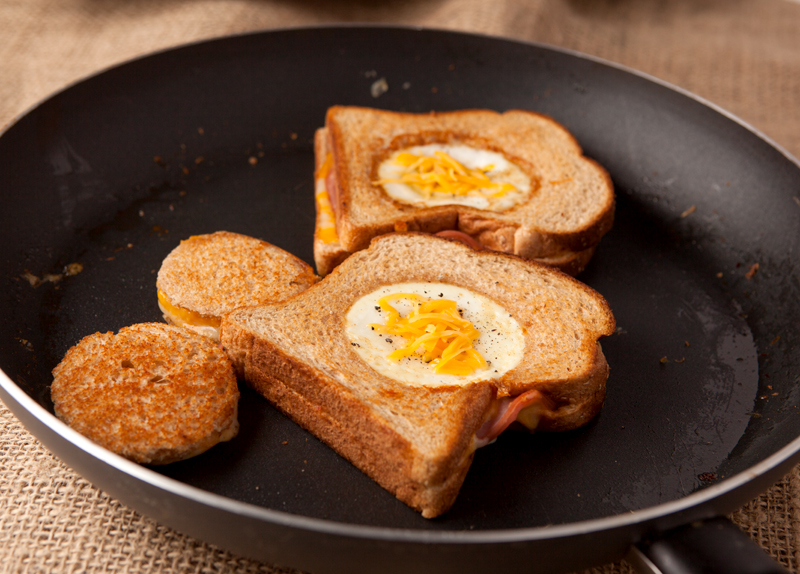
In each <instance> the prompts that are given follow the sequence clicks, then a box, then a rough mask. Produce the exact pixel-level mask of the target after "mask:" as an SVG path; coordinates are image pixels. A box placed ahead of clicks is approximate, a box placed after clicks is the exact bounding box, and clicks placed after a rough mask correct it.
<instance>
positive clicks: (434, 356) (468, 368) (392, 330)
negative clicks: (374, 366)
mask: <svg viewBox="0 0 800 574" xmlns="http://www.w3.org/2000/svg"><path fill="white" fill-rule="evenodd" d="M399 299H410V300H412V301H414V302H415V303H416V308H415V309H413V310H412V311H411V312H410V313H408V315H406V316H405V317H401V316H400V313H399V311H397V309H395V308H394V307H393V306H392V305H391V303H390V302H392V301H397V300H399ZM378 305H379V306H380V308H381V309H382V310H383V311H384V312H385V313H386V324H385V325H380V324H377V323H373V324H371V325H370V326H371V327H372V328H373V329H375V330H376V331H379V332H381V333H386V334H389V335H394V336H400V337H403V339H405V341H406V344H405V346H404V347H401V348H399V349H397V350H395V351H393V352H392V353H390V354H389V358H390V359H392V360H394V361H399V360H400V359H402V358H404V357H409V356H412V355H414V354H417V355H421V358H422V360H423V361H425V362H426V363H430V364H431V366H432V367H433V370H434V372H436V373H437V374H443V375H470V374H472V373H473V372H475V370H476V369H479V368H480V369H485V368H486V361H485V360H484V358H483V357H482V356H481V354H480V353H479V352H478V351H477V350H475V348H473V346H472V343H473V341H475V340H476V339H477V338H478V337H479V336H480V332H479V331H478V330H477V329H476V328H475V327H474V326H473V325H472V323H471V322H470V321H467V320H465V319H462V318H461V316H460V315H459V313H458V308H457V307H456V303H455V301H450V300H449V299H429V298H427V297H423V296H422V295H416V294H413V293H394V294H391V295H387V296H385V297H381V298H380V299H379V300H378Z"/></svg>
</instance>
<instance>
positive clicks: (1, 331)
mask: <svg viewBox="0 0 800 574" xmlns="http://www.w3.org/2000/svg"><path fill="white" fill-rule="evenodd" d="M384 82H385V83H384ZM381 87H388V90H383V89H381ZM334 104H348V105H363V106H372V107H380V108H385V109H392V110H403V111H412V112H426V111H429V110H451V109H463V108H491V109H495V110H499V111H502V110H506V109H511V108H523V109H530V110H534V111H537V112H540V113H544V114H548V115H550V116H552V117H554V118H555V119H556V120H557V121H559V122H561V123H562V124H563V125H564V126H566V127H567V128H568V129H569V130H570V131H571V132H572V133H573V134H574V135H575V136H576V138H577V140H578V141H579V142H580V144H581V145H582V146H583V148H584V151H585V153H586V154H587V155H588V156H589V157H592V158H594V159H596V160H597V161H599V162H600V163H601V164H602V165H604V166H605V167H606V169H607V170H608V171H609V173H610V174H611V177H612V179H613V181H614V185H615V188H616V192H617V213H616V220H615V224H614V228H613V229H612V231H611V232H610V233H609V234H608V235H607V236H606V237H605V238H604V239H603V240H602V242H601V244H600V246H599V248H598V250H597V253H596V255H595V256H594V258H593V260H592V261H591V263H590V265H589V267H588V268H587V269H586V270H585V271H584V272H583V273H582V274H581V275H580V276H579V278H580V279H581V280H583V281H585V282H586V283H588V284H589V285H591V286H592V287H594V288H595V289H597V290H598V291H599V292H600V293H602V294H603V295H604V296H605V297H606V298H607V299H608V301H609V303H610V305H611V308H612V309H613V311H614V313H615V315H616V318H617V323H618V327H619V329H618V332H617V333H616V334H615V335H613V336H611V337H609V338H607V339H605V340H604V341H603V349H604V352H605V354H606V357H607V359H608V362H609V364H610V365H611V376H610V378H609V381H608V395H607V399H606V403H605V406H604V408H603V410H602V412H601V414H600V415H599V417H598V418H597V419H596V420H595V421H593V422H592V423H591V424H589V425H588V426H587V427H585V428H582V429H579V430H577V431H573V432H568V433H562V434H546V433H538V434H534V435H532V436H529V435H527V434H514V433H506V435H504V436H502V437H501V438H500V439H499V440H498V441H497V442H496V443H495V444H493V445H490V446H489V447H486V448H483V449H481V450H479V451H478V453H477V455H476V457H475V461H474V464H473V466H472V468H471V470H470V472H469V475H468V476H467V479H466V482H465V484H464V487H463V489H462V491H461V494H460V496H459V498H458V500H457V502H456V504H455V506H454V507H453V508H452V510H451V511H450V512H448V513H447V514H446V515H445V516H443V517H441V518H439V519H436V520H425V519H423V518H421V517H420V516H419V515H417V514H416V513H415V512H413V511H411V510H409V509H408V508H407V507H405V506H404V505H403V504H402V503H400V502H398V501H397V500H395V498H394V497H393V496H391V495H389V494H388V493H386V492H385V491H383V490H382V489H381V488H380V487H378V486H377V485H376V484H374V483H373V482H372V481H371V480H370V479H368V478H367V477H366V476H365V475H363V474H362V473H361V472H360V471H358V470H357V469H355V468H354V467H352V466H351V465H350V464H349V463H347V462H346V461H345V460H343V459H341V458H340V457H339V456H338V455H336V454H335V453H334V452H333V451H332V450H330V449H329V448H328V447H327V446H325V445H324V444H322V443H321V442H319V441H318V440H317V439H316V438H315V437H314V436H312V435H310V434H308V433H306V432H305V431H303V430H302V429H300V428H299V427H298V426H297V425H295V424H294V423H292V422H291V421H289V420H288V419H287V418H285V417H284V416H283V415H281V414H280V413H278V412H277V411H276V410H275V409H273V408H272V407H271V406H270V405H269V404H268V403H267V402H266V401H265V400H264V399H262V398H261V397H260V396H258V395H256V394H255V393H253V392H252V391H249V390H248V389H246V388H245V387H244V385H242V399H241V402H240V422H241V431H240V434H239V436H238V437H237V438H236V439H235V440H233V441H231V442H230V443H226V444H223V445H219V446H216V447H214V448H213V449H212V450H210V451H209V452H207V453H205V454H203V455H202V456H199V457H197V458H194V459H191V460H189V461H185V462H182V463H177V464H173V465H170V466H166V467H159V468H152V469H150V468H145V467H141V466H138V465H136V464H133V463H130V462H128V461H125V460H123V459H121V458H119V457H117V456H115V455H113V454H111V453H108V452H106V451H104V450H103V449H100V448H99V447H97V446H96V445H93V444H92V443H90V442H89V441H87V440H86V439H84V438H83V437H81V436H79V435H77V434H76V433H74V432H72V431H71V430H70V429H68V428H66V427H65V426H64V425H63V424H61V423H60V422H59V421H57V420H56V419H55V418H54V417H53V416H52V414H51V413H52V404H51V402H50V399H49V384H50V382H51V375H50V371H51V369H52V368H53V367H54V366H55V365H56V364H57V363H58V361H59V360H60V359H61V357H62V356H63V354H64V353H65V352H66V350H67V349H68V348H69V347H70V346H72V345H73V344H75V343H76V342H77V341H78V340H79V339H80V338H81V337H83V336H85V335H87V334H90V333H94V332H96V331H108V330H118V329H119V328H120V327H123V326H126V325H130V324H132V323H137V322H143V321H159V320H161V316H160V313H159V310H158V307H157V303H156V289H155V279H156V272H157V270H158V268H159V266H160V264H161V261H162V259H163V258H164V257H165V256H166V255H167V253H169V252H170V250H172V249H173V248H174V247H175V246H176V245H177V244H178V242H179V241H180V240H181V239H185V238H187V237H188V236H190V235H196V234H201V233H209V232H213V231H217V230H222V229H224V230H228V231H234V232H239V233H244V234H248V235H252V236H255V237H259V238H262V239H264V240H266V241H269V242H271V243H274V244H276V245H278V246H280V247H282V248H284V249H286V250H288V251H290V252H292V253H294V254H296V255H297V256H299V257H301V258H303V259H305V260H306V261H308V262H310V263H312V262H313V260H312V233H313V223H314V202H313V165H314V164H313V150H312V139H313V135H314V131H315V129H316V128H318V127H320V126H321V125H322V124H323V122H324V114H325V110H326V109H327V108H328V107H329V106H331V105H334ZM0 189H2V194H3V195H2V198H3V208H2V210H0V245H1V246H2V257H0V281H2V285H3V287H2V292H1V293H0V297H1V299H0V318H1V319H2V320H0V341H2V347H1V348H0V367H2V370H3V372H4V373H5V375H7V378H5V377H2V378H0V382H2V389H1V390H0V398H2V399H3V400H4V401H5V402H6V404H8V406H9V407H10V408H11V409H12V410H13V411H14V412H15V413H16V415H17V416H18V417H20V419H21V420H22V421H23V422H24V423H25V424H26V426H27V427H28V428H29V429H30V430H31V431H32V432H33V433H34V434H35V435H36V436H37V437H38V438H39V439H40V440H42V442H44V444H46V445H47V446H48V447H49V448H50V449H51V450H52V451H53V452H54V453H55V454H56V455H58V456H59V457H61V458H62V459H63V460H64V461H65V462H66V463H67V464H69V465H71V466H72V467H73V468H75V469H76V470H77V471H78V472H80V473H81V474H82V475H84V476H85V477H87V478H88V479H89V480H91V481H92V482H93V483H94V484H96V485H97V486H98V487H99V488H101V489H104V490H106V491H107V492H109V493H110V494H112V495H113V496H115V497H117V498H119V499H120V500H122V501H123V502H125V503H127V504H129V505H130V506H132V507H133V508H135V509H137V510H139V511H140V512H142V513H145V514H148V515H150V516H152V517H154V518H156V519H157V520H160V521H162V522H164V523H165V524H168V525H170V526H173V527H175V528H177V529H178V530H181V531H183V532H185V533H188V534H191V535H194V536H196V537H199V538H201V539H203V540H207V541H210V542H213V543H216V544H219V545H221V546H223V547H226V548H228V549H230V550H233V551H235V552H238V553H241V554H244V555H248V556H252V557H256V558H262V559H265V560H269V561H272V562H276V563H279V564H285V565H289V566H294V567H298V568H304V569H309V570H313V571H315V572H344V571H349V572H355V571H381V572H392V571H398V572H401V571H411V569H414V571H419V572H424V571H430V572H442V571H460V572H468V571H477V570H485V569H486V568H488V567H491V568H493V569H496V570H497V571H500V570H503V571H507V572H516V571H532V572H558V571H566V570H569V569H575V568H579V567H583V566H589V565H592V564H598V563H602V562H606V561H610V560H613V559H617V558H619V557H621V556H622V554H623V553H624V552H625V549H626V548H627V547H628V546H629V545H630V544H631V543H633V542H637V541H638V540H639V539H640V538H642V537H643V536H646V535H648V534H649V533H651V532H655V531H658V530H662V529H665V528H670V527H673V526H676V525H679V524H683V523H687V522H689V521H690V520H694V519H697V518H704V517H707V516H711V515H714V514H719V513H725V512H728V511H730V510H733V509H734V508H736V507H738V506H739V505H741V504H743V503H744V502H746V501H747V500H749V499H750V498H752V497H753V496H756V495H757V494H758V493H759V492H761V491H763V490H764V489H766V488H767V487H768V486H769V485H770V484H772V483H773V482H774V481H775V480H777V479H778V478H779V477H780V476H781V473H783V472H786V471H787V470H788V469H789V468H790V467H791V465H792V464H794V463H795V462H796V461H797V451H798V449H799V448H800V444H798V441H797V437H798V436H799V435H800V413H799V412H798V411H799V410H800V385H798V382H800V381H799V380H798V378H799V377H800V353H798V352H797V351H796V350H795V349H796V347H797V332H798V329H797V328H796V325H797V323H798V320H799V319H800V270H798V247H799V246H798V242H799V241H800V199H798V195H800V168H798V164H797V163H796V161H795V160H794V159H792V158H790V157H789V156H788V155H787V154H785V153H783V152H781V151H780V150H778V149H776V147H775V146H774V145H773V144H771V143H770V142H768V141H766V140H765V138H763V137H762V136H760V135H758V134H757V133H754V132H753V131H752V130H751V129H749V128H748V127H746V126H744V125H742V124H741V123H740V122H738V121H737V120H735V119H734V118H731V117H730V116H728V115H726V114H725V113H723V112H721V111H720V110H717V109H714V108H713V107H711V106H709V105H707V104H705V103H704V102H701V101H699V100H698V99H697V98H694V97H692V96H691V95H688V94H685V93H682V92H680V91H679V90H676V89H674V88H671V87H669V86H665V85H663V84H662V83H659V82H657V81H654V80H652V79H648V78H646V77H644V76H642V75H639V74H636V73H633V72H631V71H628V70H624V69H621V68H619V67H615V66H613V65H610V64H608V63H604V62H600V61H597V60H594V59H591V58H587V57H584V56H580V55H577V54H572V53H568V52H564V51H560V50H555V49H552V48H548V47H545V46H539V45H532V44H524V43H519V42H513V41H507V40H501V39H496V38H489V37H481V36H473V35H466V34H460V33H452V32H441V31H430V30H416V29H402V28H382V27H355V28H342V27H329V28H315V29H296V30H285V31H277V32H268V33H259V34H251V35H244V36H236V37H229V38H223V39H219V40H214V41H209V42H204V43H199V44H193V45H189V46H185V47H181V48H178V49H174V50H169V51H166V52H162V53H158V54H155V55H152V56H149V57H145V58H142V59H139V60H135V61H132V62H130V63H127V64H124V65H122V66H119V67H116V68H113V69H110V70H108V71H105V72H103V73H101V74H98V75H96V76H94V77H91V78H89V79H87V80H85V81H83V82H80V83H77V84H76V85H73V86H71V87H69V88H67V89H66V90H64V91H62V92H61V93H58V94H56V95H54V96H53V97H51V98H50V99H48V100H47V101H45V102H43V103H42V104H40V105H39V106H38V107H36V108H34V109H33V110H31V111H30V112H28V113H27V114H26V115H24V116H23V117H21V118H19V119H18V120H17V121H16V122H15V123H14V124H13V125H11V126H10V127H9V128H7V129H6V131H5V133H4V134H3V135H2V137H0ZM65 269H68V270H71V273H72V274H70V273H65Z"/></svg>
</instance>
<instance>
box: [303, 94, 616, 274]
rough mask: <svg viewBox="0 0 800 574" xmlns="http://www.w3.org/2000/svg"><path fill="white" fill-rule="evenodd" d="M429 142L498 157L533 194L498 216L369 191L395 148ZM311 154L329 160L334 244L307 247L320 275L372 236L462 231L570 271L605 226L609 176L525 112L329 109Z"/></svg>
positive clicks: (610, 200) (549, 124) (609, 214)
mask: <svg viewBox="0 0 800 574" xmlns="http://www.w3.org/2000/svg"><path fill="white" fill-rule="evenodd" d="M431 143H438V144H443V145H465V146H468V147H470V148H474V149H476V150H487V151H491V152H496V153H500V154H501V155H503V156H504V157H506V158H507V159H508V160H510V161H512V162H513V163H514V164H516V165H518V166H519V167H520V168H521V169H522V170H523V171H524V172H525V173H526V174H527V175H528V177H529V178H530V181H531V187H532V189H533V192H532V193H531V194H530V197H528V198H527V199H526V200H525V201H524V202H523V203H521V204H518V205H516V206H514V207H512V208H510V209H506V210H501V211H491V210H485V209H478V208H475V207H469V206H465V205H439V206H433V207H426V206H423V205H409V204H406V203H401V202H398V201H396V200H394V199H392V198H391V197H390V196H389V195H388V194H387V193H386V192H385V190H384V189H383V188H382V187H381V186H380V185H378V180H379V178H378V177H377V170H378V166H379V165H380V163H381V162H382V161H384V160H385V159H386V158H388V157H389V156H390V155H391V154H392V153H394V152H396V151H398V150H401V149H406V148H409V147H411V146H416V145H427V144H431ZM315 150H316V153H317V156H318V166H319V165H320V163H321V162H322V161H324V159H325V157H326V156H327V154H331V156H332V158H333V166H332V171H333V172H334V174H335V175H334V176H333V177H332V178H331V183H330V187H332V188H334V189H333V190H332V193H331V196H332V197H331V199H332V204H333V210H334V212H335V214H336V231H337V241H336V242H328V243H327V245H326V244H325V242H315V249H316V251H315V261H316V263H317V269H318V272H319V273H320V274H321V275H325V274H326V272H325V271H326V270H327V269H328V268H332V267H334V266H335V264H336V260H337V259H338V260H341V258H342V257H341V251H345V252H347V253H353V252H355V251H357V250H360V249H364V248H366V246H367V245H368V244H369V241H370V240H371V239H372V238H373V237H376V236H378V235H382V234H385V233H389V232H392V231H425V232H429V233H436V232H439V231H443V230H458V231H462V232H464V233H466V234H467V235H469V236H471V237H473V238H474V239H476V240H477V241H478V242H480V243H481V244H482V245H483V246H484V247H486V248H488V249H493V250H497V251H503V252H506V253H513V254H515V255H519V256H521V257H525V258H528V259H537V260H542V261H545V262H549V263H550V264H555V265H557V266H559V268H561V269H562V270H564V271H566V272H569V273H575V272H577V271H580V270H582V269H583V266H585V265H586V263H587V262H588V260H589V258H591V255H592V253H593V252H594V247H595V246H596V245H597V243H598V242H599V241H600V238H601V237H602V236H603V235H604V234H605V233H606V232H608V230H609V229H610V228H611V226H612V224H613V220H614V205H615V204H614V189H613V184H612V182H611V178H610V177H609V176H608V173H607V172H606V171H605V170H604V169H603V168H602V167H601V166H600V165H599V164H597V163H596V162H595V161H593V160H591V159H589V158H587V157H585V156H584V155H583V152H582V150H581V148H580V146H579V145H578V143H577V141H576V140H575V138H574V137H573V136H572V135H571V134H570V133H569V132H568V131H567V130H566V129H565V128H564V127H563V126H561V125H560V124H559V123H557V122H556V121H554V120H553V119H552V118H549V117H547V116H543V115H541V114H537V113H534V112H529V111H523V110H511V111H507V112H505V113H502V114H500V113H497V112H494V111H490V110H462V111H456V112H441V113H430V114H409V113H399V112H388V111H382V110H373V109H369V108H358V107H346V106H335V107H332V108H330V109H329V111H328V114H327V117H326V125H325V127H324V128H321V130H319V134H318V136H317V140H316V142H315ZM336 244H338V249H337V248H336V247H337V245H336ZM316 253H318V255H317V254H316Z"/></svg>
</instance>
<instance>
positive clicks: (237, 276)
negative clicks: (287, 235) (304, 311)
mask: <svg viewBox="0 0 800 574" xmlns="http://www.w3.org/2000/svg"><path fill="white" fill-rule="evenodd" d="M316 279H317V277H316V275H314V271H313V270H312V269H311V267H310V266H309V265H308V264H307V263H305V262H304V261H302V260H300V259H298V258H297V257H295V256H294V255H292V254H291V253H288V252H286V251H284V250H283V249H281V248H279V247H276V246H275V245H272V244H270V243H267V242H266V241H261V240H259V239H255V238H253V237H248V236H246V235H240V234H238V233H231V232H228V231H218V232H216V233H211V234H207V235H196V236H193V237H190V238H189V239H187V240H184V241H181V243H180V245H178V246H177V247H176V248H175V249H173V250H172V252H171V253H170V254H169V255H167V257H166V258H165V259H164V261H163V263H162V264H161V269H159V272H158V279H157V281H156V286H157V287H158V290H159V292H160V293H159V295H160V296H159V299H160V301H159V306H160V307H161V310H162V312H164V318H165V319H166V320H167V321H168V322H170V323H173V324H176V325H179V326H182V327H186V328H188V329H191V330H194V331H196V332H198V333H200V334H203V335H207V336H210V337H211V338H213V339H215V340H218V339H219V333H218V326H219V322H220V320H221V318H222V315H224V314H225V313H227V312H228V311H231V310H232V309H235V308H236V307H241V306H244V305H259V304H261V303H269V302H272V301H280V300H282V299H285V298H287V297H290V296H292V295H294V294H295V293H299V292H300V291H303V290H304V289H306V288H308V287H309V286H310V285H313V284H314V283H315V282H316ZM164 299H166V301H165V300H164Z"/></svg>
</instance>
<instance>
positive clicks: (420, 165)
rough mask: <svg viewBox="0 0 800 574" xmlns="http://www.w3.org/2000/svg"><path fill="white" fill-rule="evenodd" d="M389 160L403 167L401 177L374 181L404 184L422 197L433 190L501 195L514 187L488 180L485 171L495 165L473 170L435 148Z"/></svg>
mask: <svg viewBox="0 0 800 574" xmlns="http://www.w3.org/2000/svg"><path fill="white" fill-rule="evenodd" d="M392 162H393V163H394V164H396V165H398V166H401V167H402V168H403V172H402V174H401V175H400V177H399V178H398V179H381V180H379V181H378V182H376V183H377V184H378V185H383V184H385V183H404V184H406V185H408V186H409V187H411V188H412V189H413V190H415V191H416V192H418V193H420V194H421V195H423V196H424V197H425V199H430V198H431V196H432V195H433V194H434V193H440V194H448V195H472V196H482V197H502V196H503V195H505V194H506V192H509V191H514V190H515V189H516V187H514V186H513V185H512V184H510V183H497V182H494V181H492V180H491V179H489V177H488V176H487V175H486V173H487V172H490V171H491V170H492V169H493V168H494V166H492V165H488V166H486V167H481V168H477V169H472V168H469V167H466V166H465V165H463V164H462V163H460V162H459V161H457V160H455V159H453V157H451V156H450V155H448V154H447V153H445V152H443V151H435V152H434V155H433V156H421V155H416V154H413V153H410V152H401V153H399V154H397V157H395V158H394V159H393V160H392Z"/></svg>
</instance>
